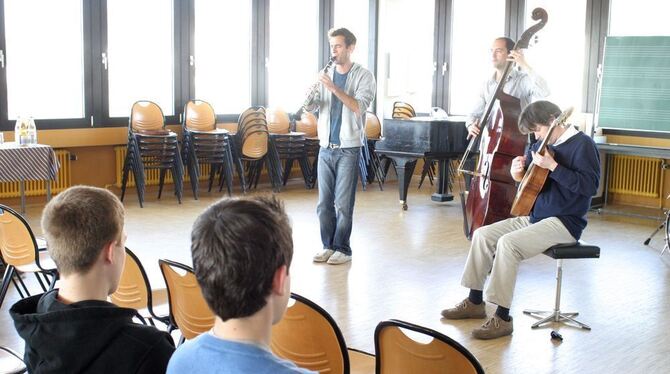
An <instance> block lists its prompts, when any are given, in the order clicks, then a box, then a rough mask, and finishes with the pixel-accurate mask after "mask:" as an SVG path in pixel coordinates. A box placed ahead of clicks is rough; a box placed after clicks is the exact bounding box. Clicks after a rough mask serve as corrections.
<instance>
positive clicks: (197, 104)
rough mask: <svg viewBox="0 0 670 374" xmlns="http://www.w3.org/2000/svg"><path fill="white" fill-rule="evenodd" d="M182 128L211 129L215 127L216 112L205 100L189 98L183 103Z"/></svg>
mask: <svg viewBox="0 0 670 374" xmlns="http://www.w3.org/2000/svg"><path fill="white" fill-rule="evenodd" d="M184 128H185V129H186V130H194V131H211V130H214V129H215V128H216V112H215V111H214V108H213V107H212V106H211V105H210V104H209V103H208V102H206V101H202V100H190V101H189V102H187V103H186V105H184Z"/></svg>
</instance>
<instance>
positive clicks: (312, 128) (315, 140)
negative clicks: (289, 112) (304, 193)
mask: <svg viewBox="0 0 670 374" xmlns="http://www.w3.org/2000/svg"><path fill="white" fill-rule="evenodd" d="M294 125H295V126H294V130H295V131H297V132H301V133H304V134H305V156H306V158H307V160H308V162H309V158H310V157H311V158H312V160H313V161H312V163H311V165H310V168H309V171H310V172H309V178H310V181H309V188H314V185H315V184H316V169H317V164H318V162H319V149H320V145H319V134H318V130H317V127H318V126H317V119H316V116H315V115H314V114H312V113H310V112H305V113H303V114H302V116H301V117H300V119H299V120H296V121H295V124H294Z"/></svg>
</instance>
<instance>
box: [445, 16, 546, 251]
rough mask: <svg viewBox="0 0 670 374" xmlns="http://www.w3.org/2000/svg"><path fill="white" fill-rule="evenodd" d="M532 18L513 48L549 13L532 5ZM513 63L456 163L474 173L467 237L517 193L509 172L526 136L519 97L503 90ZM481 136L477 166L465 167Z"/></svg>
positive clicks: (502, 212) (500, 213)
mask: <svg viewBox="0 0 670 374" xmlns="http://www.w3.org/2000/svg"><path fill="white" fill-rule="evenodd" d="M532 18H533V20H535V21H538V20H539V22H538V23H536V24H535V25H533V26H531V27H529V28H528V29H527V30H526V31H524V32H523V34H522V35H521V38H520V39H519V40H518V41H517V42H516V44H515V45H514V50H519V49H524V48H528V44H529V42H530V39H531V38H532V37H533V35H535V33H537V32H538V31H539V30H541V29H542V28H543V27H544V26H545V25H546V23H547V19H548V14H547V12H546V11H545V10H544V9H542V8H535V9H534V10H533V13H532ZM513 64H514V62H513V61H508V62H507V65H506V66H505V70H504V72H503V74H502V78H501V79H500V82H498V85H497V86H496V89H495V90H494V91H493V94H492V96H491V97H490V98H489V100H488V104H487V106H486V110H485V111H484V115H483V116H482V117H481V119H480V121H479V123H478V125H477V126H479V128H480V130H481V131H480V135H479V136H477V137H472V138H471V139H470V143H469V144H468V148H467V149H466V151H465V153H464V154H463V158H462V159H461V162H460V165H459V167H458V171H459V172H461V173H467V174H471V175H472V176H473V178H472V180H471V183H470V190H469V193H468V197H467V201H466V202H465V206H464V217H463V218H464V222H463V229H464V232H465V236H466V237H467V238H468V239H470V238H471V237H472V233H473V232H474V231H475V230H476V229H478V228H479V227H481V226H486V225H488V224H491V223H494V222H498V221H501V220H503V219H506V218H509V217H510V209H511V207H512V202H513V201H514V198H515V196H516V192H517V187H516V182H515V181H514V179H513V178H512V176H511V175H510V167H511V165H512V160H513V159H514V158H515V157H516V156H519V155H522V154H523V153H524V149H525V147H526V139H527V138H526V136H525V135H523V134H521V132H520V131H519V128H518V118H519V114H520V113H521V104H520V101H519V99H518V98H516V97H513V96H510V95H508V94H506V93H504V92H503V87H504V85H505V82H506V81H507V77H508V76H509V72H510V70H511V69H512V66H513ZM480 139H481V144H480V147H479V150H480V154H479V162H478V163H477V168H476V169H475V171H469V170H464V165H465V162H466V160H467V159H468V158H469V157H470V153H472V152H474V150H475V148H476V146H477V144H478V143H480Z"/></svg>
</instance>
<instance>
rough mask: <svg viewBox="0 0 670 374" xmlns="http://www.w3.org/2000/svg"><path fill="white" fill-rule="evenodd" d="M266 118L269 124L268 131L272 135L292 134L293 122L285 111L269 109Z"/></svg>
mask: <svg viewBox="0 0 670 374" xmlns="http://www.w3.org/2000/svg"><path fill="white" fill-rule="evenodd" d="M265 116H266V118H267V122H268V131H270V133H271V134H288V133H289V132H291V130H290V127H291V120H290V119H289V117H288V113H286V111H285V110H283V109H280V108H272V109H267V111H266V112H265Z"/></svg>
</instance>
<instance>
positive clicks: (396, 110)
mask: <svg viewBox="0 0 670 374" xmlns="http://www.w3.org/2000/svg"><path fill="white" fill-rule="evenodd" d="M391 117H392V118H412V117H416V111H415V110H414V107H412V106H411V105H410V104H408V103H406V102H403V101H396V102H394V103H393V113H392V115H391Z"/></svg>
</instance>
